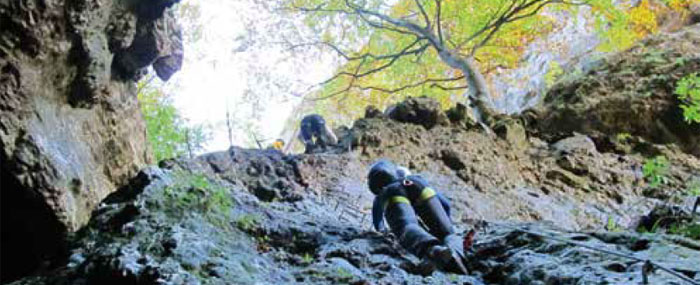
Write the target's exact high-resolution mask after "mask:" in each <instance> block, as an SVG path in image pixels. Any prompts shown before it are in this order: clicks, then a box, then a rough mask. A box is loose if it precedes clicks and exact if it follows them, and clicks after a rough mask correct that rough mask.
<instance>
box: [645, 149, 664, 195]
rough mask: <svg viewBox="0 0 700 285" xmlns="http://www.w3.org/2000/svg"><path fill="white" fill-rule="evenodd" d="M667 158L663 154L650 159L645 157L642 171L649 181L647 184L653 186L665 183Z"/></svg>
mask: <svg viewBox="0 0 700 285" xmlns="http://www.w3.org/2000/svg"><path fill="white" fill-rule="evenodd" d="M668 167H669V163H668V159H666V157H665V156H663V155H659V156H657V157H654V158H652V159H647V160H646V162H644V166H642V173H643V174H644V177H645V178H646V179H647V180H648V181H649V186H650V187H652V188H655V187H657V186H659V185H661V184H665V183H666V180H668V179H667V178H666V174H667V173H668Z"/></svg>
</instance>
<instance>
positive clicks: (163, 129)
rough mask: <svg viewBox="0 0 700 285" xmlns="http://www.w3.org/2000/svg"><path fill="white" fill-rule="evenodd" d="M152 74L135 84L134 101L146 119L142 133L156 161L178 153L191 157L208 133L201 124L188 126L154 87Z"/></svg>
mask: <svg viewBox="0 0 700 285" xmlns="http://www.w3.org/2000/svg"><path fill="white" fill-rule="evenodd" d="M153 78H154V76H153V75H151V76H149V77H148V79H144V80H142V81H141V82H139V84H138V100H139V105H140V107H141V112H142V114H143V117H144V119H145V121H146V135H147V138H148V143H149V145H150V148H151V151H152V153H153V155H154V156H155V159H156V161H161V160H163V159H167V158H174V157H177V156H181V155H185V154H187V155H189V156H190V157H192V156H193V155H194V154H195V153H197V152H199V151H201V150H203V149H204V144H205V143H206V141H207V140H208V139H209V137H210V134H209V132H208V130H207V128H205V127H204V126H202V125H195V126H188V125H187V124H186V122H185V120H183V119H182V117H181V116H180V114H179V112H178V111H177V109H176V108H175V106H173V103H172V100H171V98H169V97H168V96H167V95H166V94H165V93H164V92H163V91H162V90H161V89H160V88H158V87H156V86H154V84H153V83H152V82H153Z"/></svg>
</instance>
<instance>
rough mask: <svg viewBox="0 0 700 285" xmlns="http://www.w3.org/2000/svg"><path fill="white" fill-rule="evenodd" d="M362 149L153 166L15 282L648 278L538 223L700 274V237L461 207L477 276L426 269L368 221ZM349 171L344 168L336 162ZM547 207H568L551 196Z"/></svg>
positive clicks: (238, 155)
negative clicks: (54, 259)
mask: <svg viewBox="0 0 700 285" xmlns="http://www.w3.org/2000/svg"><path fill="white" fill-rule="evenodd" d="M360 157H361V156H360V155H358V154H357V153H356V154H315V155H300V156H281V155H280V154H279V153H276V152H273V151H262V152H261V151H257V150H244V149H231V150H229V151H226V152H219V153H212V154H208V155H206V156H202V157H199V158H197V159H196V160H192V161H187V160H176V161H171V162H170V163H169V164H168V167H167V168H158V167H150V168H147V169H145V170H143V171H142V172H141V173H139V175H137V176H136V177H135V178H134V179H132V181H131V183H130V184H129V185H128V186H126V187H123V188H122V189H120V190H119V191H117V192H115V193H113V194H111V195H110V196H109V197H108V198H107V199H105V200H104V201H103V203H102V204H100V206H99V207H98V209H97V210H95V212H94V213H93V218H92V220H91V222H90V223H89V224H88V226H86V227H85V228H83V229H82V230H81V231H80V232H78V233H77V234H76V235H75V236H74V237H73V238H72V239H71V243H70V247H71V251H70V257H69V258H67V261H66V264H65V265H64V266H62V267H60V268H59V269H56V270H54V271H52V272H47V273H45V274H43V275H40V276H34V277H30V278H26V279H23V280H20V281H18V282H16V283H13V284H104V283H110V284H115V283H118V284H232V283H235V284H261V283H262V284H273V283H277V284H309V283H313V284H406V283H407V284H542V283H545V284H546V283H563V284H568V283H605V282H611V283H630V282H631V283H639V282H640V281H641V278H642V277H641V276H642V275H641V264H640V263H639V262H633V261H631V260H627V259H625V258H619V257H615V256H610V255H606V254H601V253H599V252H596V251H592V250H590V249H586V248H582V247H580V246H575V245H571V244H567V243H564V242H561V241H557V240H550V239H546V238H542V237H540V236H535V235H532V234H529V233H527V232H539V233H542V234H546V235H551V236H557V237H559V238H565V239H568V240H572V241H575V242H579V243H582V244H585V245H588V246H593V247H596V248H604V249H609V250H615V251H618V252H621V253H624V254H629V255H633V256H635V257H638V258H642V259H652V260H654V261H655V262H658V263H659V264H663V265H665V266H668V267H671V268H673V269H675V270H678V271H680V272H683V273H684V274H686V275H687V276H689V277H690V278H698V279H699V280H700V272H699V271H698V269H697V268H696V266H695V261H696V260H697V259H698V258H700V244H698V242H697V241H692V240H687V239H683V238H680V237H677V236H665V235H660V234H633V233H621V232H606V231H598V230H593V231H571V230H566V229H563V228H561V227H560V226H558V225H555V224H559V223H558V222H556V220H552V221H551V222H542V221H538V222H537V223H518V222H511V223H507V222H495V223H488V222H487V223H484V222H483V221H480V222H476V223H470V222H468V221H467V220H468V216H469V215H465V214H458V216H457V217H459V221H460V222H458V228H459V230H460V231H462V230H465V229H467V228H471V227H472V226H476V227H477V228H478V234H477V244H476V245H475V247H474V251H473V252H472V253H471V255H470V258H469V262H468V267H469V268H470V269H471V271H472V273H471V274H470V275H468V276H459V275H452V274H444V273H441V272H434V273H432V274H430V275H424V274H421V273H420V272H419V270H418V269H417V268H418V266H419V260H418V259H417V258H416V257H414V256H412V255H410V254H408V253H407V252H406V251H405V250H404V249H403V248H401V246H400V245H398V244H397V243H396V239H395V237H393V236H392V235H391V234H388V233H380V232H376V231H374V230H373V229H371V227H370V222H369V217H368V216H367V215H368V213H369V209H368V208H366V204H365V202H371V194H369V191H367V189H366V188H365V186H364V181H363V180H361V179H358V178H354V177H353V176H355V175H360V174H364V170H365V167H366V164H365V163H364V162H363V158H360ZM280 159H281V160H280ZM234 161H235V163H234ZM271 161H274V162H275V164H274V165H275V166H274V167H272V168H270V169H269V170H268V171H264V170H263V171H259V172H255V174H252V175H251V174H249V172H248V171H247V170H246V169H248V167H250V166H253V165H266V163H269V162H271ZM294 165H296V166H294ZM262 168H264V167H262ZM341 168H342V169H343V170H344V171H342V172H341V171H338V170H340V169H341ZM310 169H315V171H313V172H312V171H309V170H310ZM319 169H322V170H324V171H318V170H319ZM321 172H323V173H324V174H321ZM457 179H458V178H457ZM258 181H263V182H267V181H288V183H292V184H295V185H296V186H297V187H288V188H287V189H290V195H291V194H298V195H299V197H300V198H299V199H292V200H289V199H285V197H287V196H285V195H281V196H279V198H274V199H272V200H270V201H267V200H266V199H261V198H260V197H259V196H258V195H257V193H256V190H255V189H254V187H251V185H255V184H253V182H255V183H257V182H258ZM302 181H304V182H302ZM246 185H248V186H246ZM291 189H295V190H291ZM484 191H487V192H489V191H496V190H495V189H493V190H484ZM445 194H446V195H447V196H448V197H449V199H450V200H451V201H452V203H453V206H454V207H455V208H457V209H458V210H457V212H458V213H459V212H462V213H463V212H465V211H467V209H468V208H471V207H473V206H470V205H473V204H478V203H483V202H485V201H483V200H478V199H479V198H478V196H476V198H472V197H474V196H472V197H464V196H466V195H465V194H467V193H465V190H462V192H461V193H456V192H454V191H450V190H448V191H445ZM501 195H502V196H507V195H512V194H508V192H501ZM526 195H529V194H526ZM540 195H542V194H540ZM470 196H471V195H470ZM543 196H544V195H543ZM462 200H466V201H469V203H468V204H462V202H460V201H462ZM549 207H551V208H555V207H560V205H558V204H557V202H556V201H553V203H552V204H551V205H550V206H549ZM472 218H475V217H474V216H472ZM511 218H512V219H525V217H518V216H516V217H511ZM648 277H649V280H650V281H651V282H653V283H654V284H658V283H666V282H676V281H677V279H676V278H675V277H673V276H670V275H668V274H665V273H663V272H654V273H651V274H649V276H648Z"/></svg>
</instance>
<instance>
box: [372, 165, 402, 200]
mask: <svg viewBox="0 0 700 285" xmlns="http://www.w3.org/2000/svg"><path fill="white" fill-rule="evenodd" d="M398 179H399V176H398V174H397V168H396V165H394V164H393V163H391V162H390V161H388V160H386V159H381V160H379V161H377V162H375V163H374V164H373V165H372V167H370V169H369V174H368V175H367V183H368V184H369V190H370V191H372V193H374V195H379V194H381V190H382V188H384V186H386V185H389V184H391V183H392V182H394V181H396V180H398Z"/></svg>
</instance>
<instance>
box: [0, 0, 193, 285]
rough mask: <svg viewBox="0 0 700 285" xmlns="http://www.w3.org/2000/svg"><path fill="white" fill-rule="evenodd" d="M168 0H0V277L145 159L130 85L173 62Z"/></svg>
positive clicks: (178, 49)
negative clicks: (146, 69) (0, 221)
mask: <svg viewBox="0 0 700 285" xmlns="http://www.w3.org/2000/svg"><path fill="white" fill-rule="evenodd" d="M175 2H177V1H176V0H163V1H127V0H120V1H105V0H78V1H43V0H21V1H19V0H18V1H0V172H1V178H0V179H1V182H2V190H1V193H2V279H3V281H4V280H7V279H12V278H13V277H15V276H19V275H22V274H24V273H26V272H30V271H31V270H33V269H34V268H36V267H37V266H38V265H39V263H41V262H45V261H47V260H50V259H49V258H50V257H52V256H55V255H56V254H58V253H59V252H61V248H62V247H63V244H62V239H63V238H62V237H63V236H64V234H65V233H66V232H67V231H75V230H77V229H78V228H79V227H80V226H82V225H84V224H85V223H86V222H87V221H88V219H89V218H90V212H91V211H92V210H93V209H94V208H95V206H96V205H97V204H98V203H99V201H100V200H102V199H103V198H104V197H105V196H107V195H108V194H109V193H111V192H112V191H114V190H116V189H117V187H118V186H119V185H121V184H123V183H124V182H125V181H127V180H128V179H129V178H130V177H132V176H133V175H134V174H135V173H136V172H137V171H138V170H139V169H140V168H142V167H144V166H145V164H146V163H147V162H148V161H149V153H148V150H147V149H146V145H147V144H146V141H145V140H146V137H145V126H144V122H143V119H142V117H141V114H140V110H139V106H138V102H137V100H136V86H135V83H134V82H135V80H137V79H138V77H139V75H140V74H142V73H143V72H144V70H145V68H147V67H149V66H151V65H152V66H153V68H154V69H155V70H156V72H157V73H158V75H159V76H160V77H161V78H163V79H167V78H169V77H170V75H171V74H172V73H174V72H175V71H177V70H178V69H179V65H180V63H181V61H182V53H183V51H182V44H181V41H180V30H179V26H178V25H177V22H176V21H175V19H174V17H173V13H172V11H171V10H170V8H169V7H171V6H172V5H173V4H174V3H175Z"/></svg>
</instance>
